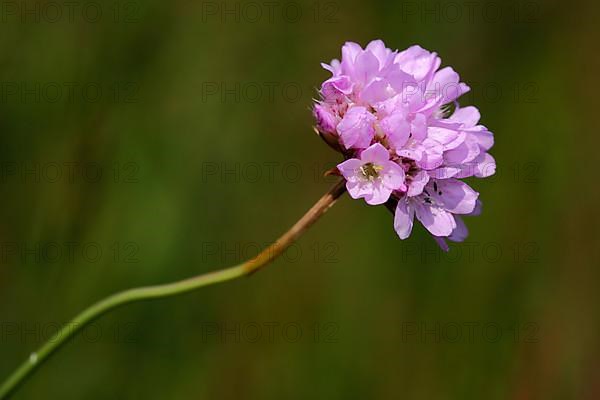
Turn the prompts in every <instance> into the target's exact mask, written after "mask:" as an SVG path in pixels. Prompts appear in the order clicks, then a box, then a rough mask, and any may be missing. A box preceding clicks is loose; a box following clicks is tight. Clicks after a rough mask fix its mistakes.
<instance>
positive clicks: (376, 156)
mask: <svg viewBox="0 0 600 400" xmlns="http://www.w3.org/2000/svg"><path fill="white" fill-rule="evenodd" d="M360 159H361V160H362V162H363V164H366V163H373V164H377V165H383V164H385V163H387V162H388V161H389V159H390V153H389V152H388V150H387V149H386V148H385V147H383V145H382V144H381V143H375V144H374V145H372V146H370V147H369V148H368V149H365V150H363V152H362V153H361V154H360Z"/></svg>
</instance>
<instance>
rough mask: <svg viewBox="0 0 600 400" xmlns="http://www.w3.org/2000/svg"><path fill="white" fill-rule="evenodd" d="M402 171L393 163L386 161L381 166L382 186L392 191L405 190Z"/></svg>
mask: <svg viewBox="0 0 600 400" xmlns="http://www.w3.org/2000/svg"><path fill="white" fill-rule="evenodd" d="M405 175H406V174H405V172H404V169H402V167H401V166H399V165H398V164H396V163H395V162H393V161H387V162H386V163H385V164H384V165H383V171H382V173H381V182H382V183H383V185H384V186H386V187H388V188H390V189H392V190H402V191H404V190H406V185H405V184H404V176H405Z"/></svg>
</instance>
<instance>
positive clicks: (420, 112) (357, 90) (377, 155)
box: [314, 40, 496, 250]
mask: <svg viewBox="0 0 600 400" xmlns="http://www.w3.org/2000/svg"><path fill="white" fill-rule="evenodd" d="M440 64H441V60H440V58H439V57H438V55H437V54H436V53H431V52H429V51H427V50H424V49H423V48H421V47H419V46H412V47H410V48H408V49H407V50H404V51H402V52H398V51H392V50H390V49H388V48H386V47H385V45H384V43H383V42H382V41H380V40H376V41H373V42H371V43H369V44H368V46H367V47H366V48H365V49H363V48H362V47H361V46H360V45H358V44H356V43H346V44H345V45H344V47H343V48H342V60H341V61H339V60H333V61H332V62H331V64H330V65H327V64H323V67H324V68H325V69H327V70H328V71H330V72H331V73H332V74H333V76H332V77H331V78H330V79H328V80H326V81H325V82H324V83H323V85H322V87H321V90H320V94H321V99H320V101H318V102H317V103H316V104H315V106H314V114H315V118H316V120H317V125H316V128H317V131H318V132H319V134H320V136H321V137H322V138H323V139H324V140H325V141H326V142H327V143H328V144H329V145H330V146H332V147H333V148H335V149H336V150H338V151H340V152H341V153H342V154H343V155H344V158H345V161H344V162H342V163H341V164H339V165H338V170H339V172H340V173H341V174H342V175H343V176H344V178H345V179H346V186H347V189H348V192H349V193H350V195H351V196H352V197H353V198H355V199H360V198H362V199H364V200H365V201H366V202H367V203H368V204H370V205H381V204H386V205H387V206H388V207H392V209H394V210H395V218H394V228H395V230H396V232H397V233H398V235H399V236H400V238H401V239H406V238H407V237H408V236H409V235H410V233H411V231H412V226H413V219H414V217H415V216H416V217H417V219H418V220H419V221H420V222H421V223H422V224H423V226H424V227H425V228H426V229H427V230H428V231H429V232H430V233H431V234H432V235H433V236H434V238H435V239H436V240H437V241H438V243H439V244H440V246H442V248H444V249H446V250H447V248H448V247H447V244H446V241H445V239H446V238H448V239H450V240H452V241H462V240H464V239H465V238H466V236H467V234H468V232H467V228H466V226H465V224H464V222H463V220H462V217H461V216H464V215H477V214H478V213H479V212H480V209H481V207H480V203H479V200H478V197H479V194H478V193H477V192H475V191H474V190H473V189H472V188H471V187H469V186H468V185H467V184H466V183H464V182H462V181H461V180H460V179H462V178H467V177H478V178H485V177H488V176H490V175H493V174H494V173H495V169H496V164H495V161H494V159H493V157H492V156H491V155H490V154H488V152H487V151H488V150H489V149H490V148H491V147H492V146H493V144H494V137H493V134H492V133H491V132H490V131H488V130H487V128H485V127H484V126H482V125H479V119H480V115H479V111H478V110H477V109H476V108H475V107H464V108H460V107H459V106H458V103H457V99H458V98H459V97H460V96H462V95H463V94H465V93H467V92H468V91H469V87H468V86H467V85H466V84H464V83H462V82H460V78H459V76H458V74H457V73H456V72H455V71H454V70H453V69H452V68H450V67H445V68H442V69H440Z"/></svg>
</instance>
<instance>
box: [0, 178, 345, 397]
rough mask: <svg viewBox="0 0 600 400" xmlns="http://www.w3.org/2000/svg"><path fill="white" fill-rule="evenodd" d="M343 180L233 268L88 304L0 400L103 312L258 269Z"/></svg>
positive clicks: (316, 214)
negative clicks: (302, 214) (275, 240)
mask: <svg viewBox="0 0 600 400" xmlns="http://www.w3.org/2000/svg"><path fill="white" fill-rule="evenodd" d="M345 191H346V187H345V183H344V180H341V181H339V182H338V183H336V184H335V186H333V187H332V188H331V189H330V190H329V191H328V192H327V193H326V194H325V195H324V196H323V197H321V198H320V199H319V201H317V202H316V203H315V205H314V206H313V207H312V208H311V209H310V210H308V212H307V213H306V214H305V215H304V216H303V217H302V218H300V220H298V222H296V224H294V226H292V227H291V228H290V230H288V231H287V232H286V233H285V234H283V236H281V237H280V238H279V240H277V242H275V243H274V244H272V245H271V246H269V247H268V248H266V249H265V250H263V251H262V252H261V253H260V254H259V255H258V256H256V257H255V258H253V259H251V260H248V261H246V262H244V263H243V264H240V265H237V266H235V267H231V268H227V269H224V270H221V271H216V272H210V273H208V274H204V275H199V276H196V277H193V278H189V279H185V280H183V281H179V282H175V283H170V284H165V285H158V286H148V287H141V288H135V289H129V290H126V291H123V292H120V293H117V294H114V295H112V296H109V297H107V298H105V299H104V300H101V301H99V302H97V303H96V304H94V305H92V306H90V307H88V308H87V309H85V310H84V311H83V312H81V313H80V314H79V315H77V316H76V317H75V318H73V320H72V321H71V322H70V323H68V324H66V325H65V326H64V327H63V328H62V329H60V330H59V331H58V332H56V333H55V334H54V335H53V337H52V338H50V339H49V340H48V341H47V342H46V343H45V344H44V345H43V346H42V347H40V348H39V349H38V351H36V352H35V353H32V354H31V355H30V356H29V359H27V361H25V362H23V363H22V364H21V366H20V367H19V368H18V369H17V370H15V371H14V372H13V373H12V375H11V376H9V377H8V379H6V381H5V382H4V383H3V384H2V386H0V400H3V399H6V398H8V396H9V395H10V394H12V393H13V392H14V391H15V390H16V389H17V388H18V387H19V386H20V385H21V384H22V383H23V382H24V381H25V379H27V378H28V377H29V376H30V375H31V374H32V373H33V372H34V371H35V370H36V369H37V368H38V367H39V366H40V365H41V364H42V363H43V362H44V361H46V360H47V359H48V358H49V357H50V356H51V355H52V354H53V353H54V352H55V351H56V350H57V349H58V348H59V347H61V346H62V345H63V344H65V343H67V342H68V341H69V339H70V338H72V337H73V336H74V334H75V333H77V332H78V331H79V330H81V328H83V327H85V326H86V325H87V324H89V323H90V322H92V321H93V320H95V319H96V318H98V317H100V316H101V315H102V314H104V313H106V312H108V311H110V310H113V309H115V308H117V307H120V306H122V305H125V304H128V303H132V302H135V301H140V300H150V299H159V298H165V297H170V296H175V295H178V294H182V293H187V292H190V291H193V290H196V289H199V288H201V287H204V286H210V285H214V284H217V283H221V282H226V281H230V280H233V279H237V278H240V277H243V276H249V275H252V274H253V273H255V272H257V271H259V270H260V269H262V268H263V267H265V266H266V265H268V264H269V263H270V262H271V261H273V260H275V259H276V258H277V257H278V256H280V255H281V254H282V253H283V252H284V251H285V250H286V249H287V248H288V247H289V246H290V245H291V244H293V243H294V242H295V241H296V240H297V239H298V238H299V237H300V236H301V235H302V234H303V233H304V232H305V231H306V230H307V229H308V228H310V227H311V226H312V225H313V224H314V223H315V222H316V221H317V220H318V219H319V218H320V217H321V216H322V215H323V214H324V213H325V212H326V211H327V210H329V208H330V207H331V206H332V205H333V204H334V203H335V202H336V200H337V199H338V198H339V197H340V196H341V195H343V194H344V193H345Z"/></svg>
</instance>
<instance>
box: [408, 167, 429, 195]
mask: <svg viewBox="0 0 600 400" xmlns="http://www.w3.org/2000/svg"><path fill="white" fill-rule="evenodd" d="M428 182H429V174H428V173H427V171H419V172H418V173H417V175H415V176H414V177H413V178H412V181H411V182H410V185H409V187H408V192H407V196H409V197H415V196H418V195H420V194H421V193H423V189H425V185H427V183H428Z"/></svg>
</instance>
